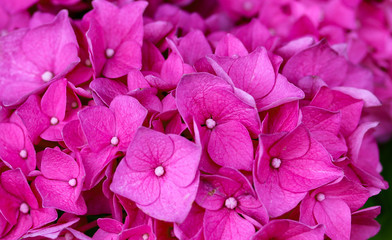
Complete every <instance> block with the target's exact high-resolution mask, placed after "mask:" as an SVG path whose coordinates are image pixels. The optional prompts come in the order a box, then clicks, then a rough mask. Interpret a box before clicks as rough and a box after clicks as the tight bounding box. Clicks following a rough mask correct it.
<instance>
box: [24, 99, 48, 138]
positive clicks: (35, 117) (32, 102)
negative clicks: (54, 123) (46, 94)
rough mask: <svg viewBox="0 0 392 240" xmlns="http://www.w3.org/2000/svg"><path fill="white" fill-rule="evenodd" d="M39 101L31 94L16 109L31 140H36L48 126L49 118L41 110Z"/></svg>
mask: <svg viewBox="0 0 392 240" xmlns="http://www.w3.org/2000/svg"><path fill="white" fill-rule="evenodd" d="M40 101H41V99H40V98H39V97H38V96H36V95H31V96H30V97H29V98H28V99H27V100H26V102H25V103H23V105H21V106H20V107H19V108H18V110H17V114H18V115H19V117H20V118H21V119H22V121H23V124H24V125H25V127H26V129H27V131H28V133H29V136H30V138H31V140H32V142H36V141H37V140H38V137H39V135H40V134H41V133H42V132H43V131H44V130H45V129H47V128H48V127H49V126H50V118H49V117H48V116H46V115H45V114H44V113H43V112H42V111H41V107H40Z"/></svg>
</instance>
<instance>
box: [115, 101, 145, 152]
mask: <svg viewBox="0 0 392 240" xmlns="http://www.w3.org/2000/svg"><path fill="white" fill-rule="evenodd" d="M109 108H110V110H112V111H113V112H114V116H115V118H116V136H117V137H118V139H119V141H120V142H119V144H118V147H119V150H120V151H125V150H126V149H127V148H128V146H129V143H130V142H131V141H132V139H133V137H134V135H135V133H136V130H137V129H138V128H139V127H140V126H141V125H142V124H143V122H144V119H145V118H146V116H147V110H146V109H145V108H144V107H143V106H142V105H141V104H140V103H139V101H137V100H136V99H135V98H133V97H130V96H126V95H121V96H118V97H116V98H114V99H113V101H112V102H111V103H110V107H109Z"/></svg>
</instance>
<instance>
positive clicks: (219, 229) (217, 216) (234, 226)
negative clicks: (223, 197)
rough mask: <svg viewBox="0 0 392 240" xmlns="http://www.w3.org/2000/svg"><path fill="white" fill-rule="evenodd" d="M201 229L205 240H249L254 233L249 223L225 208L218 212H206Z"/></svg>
mask: <svg viewBox="0 0 392 240" xmlns="http://www.w3.org/2000/svg"><path fill="white" fill-rule="evenodd" d="M203 227H204V237H205V239H206V240H209V239H211V240H212V239H222V240H232V239H238V240H245V239H250V237H251V236H252V235H253V234H254V232H255V228H254V226H253V225H252V224H251V223H250V222H248V221H247V220H245V219H243V218H241V217H240V216H239V215H238V214H237V213H236V212H235V211H232V210H229V209H226V208H225V209H222V210H218V211H211V210H206V212H205V214H204V223H203Z"/></svg>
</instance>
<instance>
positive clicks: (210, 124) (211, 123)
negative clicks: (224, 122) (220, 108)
mask: <svg viewBox="0 0 392 240" xmlns="http://www.w3.org/2000/svg"><path fill="white" fill-rule="evenodd" d="M206 126H207V128H209V129H213V128H214V127H215V126H216V122H215V121H214V119H212V118H209V119H207V120H206Z"/></svg>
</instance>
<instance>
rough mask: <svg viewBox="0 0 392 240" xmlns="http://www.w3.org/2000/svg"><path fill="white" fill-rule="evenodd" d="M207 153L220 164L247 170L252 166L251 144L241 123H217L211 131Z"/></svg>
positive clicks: (247, 133)
mask: <svg viewBox="0 0 392 240" xmlns="http://www.w3.org/2000/svg"><path fill="white" fill-rule="evenodd" d="M208 153H209V155H210V156H211V159H212V160H213V161H214V162H216V163H217V164H219V165H221V166H224V167H232V168H235V169H238V170H248V171H249V170H251V168H252V164H253V159H254V158H253V144H252V140H251V138H250V136H249V132H248V130H247V129H246V128H245V127H244V126H243V125H242V124H241V123H238V122H235V121H229V122H226V123H223V124H218V125H217V126H216V127H215V128H214V129H213V130H212V132H211V137H210V140H209V143H208Z"/></svg>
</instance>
